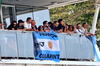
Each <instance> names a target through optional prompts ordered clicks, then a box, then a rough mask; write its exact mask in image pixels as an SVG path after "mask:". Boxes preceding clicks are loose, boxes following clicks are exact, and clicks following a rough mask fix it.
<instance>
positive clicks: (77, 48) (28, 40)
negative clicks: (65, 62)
mask: <svg viewBox="0 0 100 66" xmlns="http://www.w3.org/2000/svg"><path fill="white" fill-rule="evenodd" d="M58 37H59V44H60V58H63V59H90V60H91V59H94V50H93V45H92V43H91V42H90V41H89V40H88V39H87V38H86V37H85V36H84V35H78V34H72V35H69V34H62V33H59V34H58ZM33 40H34V39H33V34H32V32H21V31H0V56H1V57H17V58H19V57H25V58H27V57H30V58H35V56H34V42H33Z"/></svg>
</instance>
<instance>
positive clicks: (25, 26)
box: [24, 17, 32, 31]
mask: <svg viewBox="0 0 100 66" xmlns="http://www.w3.org/2000/svg"><path fill="white" fill-rule="evenodd" d="M31 22H32V19H31V18H30V17H28V18H27V20H26V22H24V28H25V30H26V31H32V29H31Z"/></svg>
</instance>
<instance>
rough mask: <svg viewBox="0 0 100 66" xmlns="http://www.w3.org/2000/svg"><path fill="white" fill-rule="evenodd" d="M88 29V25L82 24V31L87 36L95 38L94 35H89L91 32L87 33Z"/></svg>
mask: <svg viewBox="0 0 100 66" xmlns="http://www.w3.org/2000/svg"><path fill="white" fill-rule="evenodd" d="M87 27H88V25H87V23H83V24H82V28H81V30H82V31H83V32H85V33H86V34H89V35H92V36H94V34H92V33H89V32H88V31H87Z"/></svg>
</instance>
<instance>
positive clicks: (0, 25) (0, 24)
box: [0, 22, 3, 30]
mask: <svg viewBox="0 0 100 66" xmlns="http://www.w3.org/2000/svg"><path fill="white" fill-rule="evenodd" d="M2 25H3V24H2V22H0V30H1V29H2Z"/></svg>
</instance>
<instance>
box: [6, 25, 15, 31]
mask: <svg viewBox="0 0 100 66" xmlns="http://www.w3.org/2000/svg"><path fill="white" fill-rule="evenodd" d="M12 28H14V29H15V30H17V26H15V27H12V26H11V25H10V26H9V27H8V28H7V29H9V30H12Z"/></svg>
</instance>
